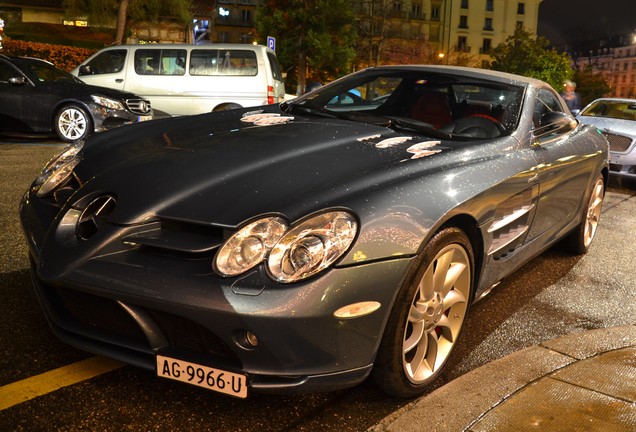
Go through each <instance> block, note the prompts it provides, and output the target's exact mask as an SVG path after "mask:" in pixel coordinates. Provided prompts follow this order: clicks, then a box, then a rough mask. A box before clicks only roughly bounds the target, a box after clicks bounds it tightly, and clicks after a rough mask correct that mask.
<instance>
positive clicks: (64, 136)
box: [54, 104, 93, 142]
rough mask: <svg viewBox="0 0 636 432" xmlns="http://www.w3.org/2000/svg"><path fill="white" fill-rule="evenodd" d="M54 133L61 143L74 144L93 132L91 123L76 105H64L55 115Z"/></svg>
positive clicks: (84, 112) (88, 116)
mask: <svg viewBox="0 0 636 432" xmlns="http://www.w3.org/2000/svg"><path fill="white" fill-rule="evenodd" d="M54 124H55V132H56V133H57V136H58V137H60V139H61V140H62V141H66V142H74V141H79V140H82V139H85V138H86V137H87V136H88V135H89V134H90V133H91V131H92V130H93V121H92V119H91V117H90V115H88V113H87V112H86V111H85V110H84V108H82V107H80V106H79V105H76V104H71V105H66V106H65V107H63V108H62V109H60V110H59V111H58V112H57V114H56V115H55V120H54Z"/></svg>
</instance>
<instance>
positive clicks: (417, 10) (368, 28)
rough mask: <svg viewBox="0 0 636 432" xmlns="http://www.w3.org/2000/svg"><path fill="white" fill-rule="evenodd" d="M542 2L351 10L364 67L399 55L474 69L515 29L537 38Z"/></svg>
mask: <svg viewBox="0 0 636 432" xmlns="http://www.w3.org/2000/svg"><path fill="white" fill-rule="evenodd" d="M541 1H542V0H523V1H519V0H356V1H354V2H353V5H354V12H355V14H356V16H357V17H358V20H359V26H358V28H359V36H360V39H361V43H362V44H363V47H362V50H361V51H363V52H365V53H367V54H368V59H367V60H368V61H367V63H368V64H377V63H379V60H380V59H381V58H382V59H384V60H385V61H386V60H388V61H389V62H390V61H391V60H393V59H392V55H391V53H392V52H396V51H399V50H402V51H405V52H410V54H411V56H412V57H413V56H415V57H417V55H418V54H420V56H421V60H423V61H430V60H432V59H434V58H435V57H437V58H438V59H444V58H446V59H448V61H449V62H455V61H454V60H456V58H457V57H458V56H463V57H466V58H472V62H471V63H473V65H475V64H477V65H478V64H479V63H481V62H483V61H486V60H489V53H490V50H491V49H492V48H494V47H495V46H497V45H498V44H499V43H502V42H505V41H506V39H507V38H508V37H509V36H511V35H513V34H514V32H515V30H516V29H517V28H518V27H523V28H524V29H525V30H526V31H529V32H530V33H532V34H535V35H536V31H537V23H538V18H539V5H540V4H541ZM418 45H419V47H418ZM452 58H454V59H452Z"/></svg>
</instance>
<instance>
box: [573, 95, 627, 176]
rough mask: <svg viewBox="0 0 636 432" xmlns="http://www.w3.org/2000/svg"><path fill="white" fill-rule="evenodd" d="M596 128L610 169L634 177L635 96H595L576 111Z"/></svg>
mask: <svg viewBox="0 0 636 432" xmlns="http://www.w3.org/2000/svg"><path fill="white" fill-rule="evenodd" d="M578 119H579V120H580V121H581V122H582V123H586V124H592V125H594V126H596V127H597V128H599V129H600V130H601V132H603V135H605V137H606V138H607V141H609V145H610V172H611V173H612V174H614V175H617V176H621V177H628V178H632V179H636V99H613V98H603V99H596V100H595V101H593V102H592V103H590V104H589V105H588V106H586V107H585V108H583V110H582V111H581V112H580V113H579V115H578Z"/></svg>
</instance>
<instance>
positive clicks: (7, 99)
mask: <svg viewBox="0 0 636 432" xmlns="http://www.w3.org/2000/svg"><path fill="white" fill-rule="evenodd" d="M30 87H32V86H31V83H30V81H29V80H28V79H27V78H26V77H25V76H24V75H23V74H22V73H21V72H20V71H19V70H18V69H17V68H15V67H14V66H13V65H12V64H10V63H9V62H6V61H0V130H2V131H11V132H14V131H18V132H28V131H32V130H33V118H32V116H31V115H30V114H29V112H28V110H27V109H26V108H27V104H26V103H25V95H28V94H29V93H30V90H31V89H30Z"/></svg>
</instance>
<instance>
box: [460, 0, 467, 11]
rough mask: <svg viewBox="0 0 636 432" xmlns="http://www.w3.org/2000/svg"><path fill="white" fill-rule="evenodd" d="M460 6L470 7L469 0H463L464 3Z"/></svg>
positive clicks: (463, 7)
mask: <svg viewBox="0 0 636 432" xmlns="http://www.w3.org/2000/svg"><path fill="white" fill-rule="evenodd" d="M460 7H461V8H462V9H468V0H462V4H461V6H460Z"/></svg>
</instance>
